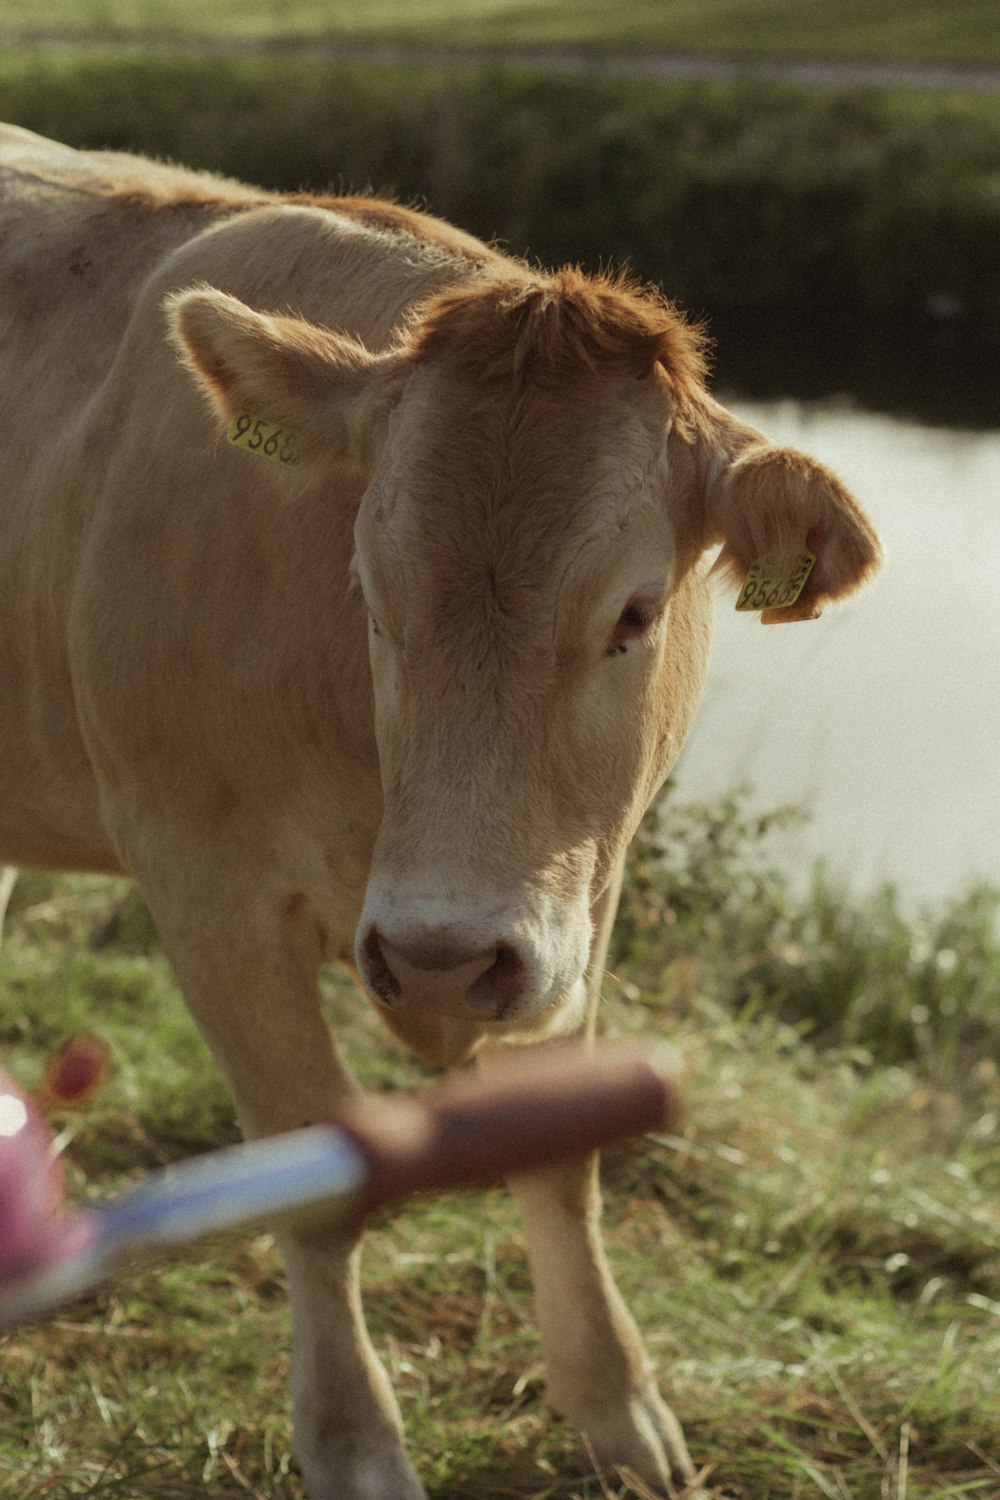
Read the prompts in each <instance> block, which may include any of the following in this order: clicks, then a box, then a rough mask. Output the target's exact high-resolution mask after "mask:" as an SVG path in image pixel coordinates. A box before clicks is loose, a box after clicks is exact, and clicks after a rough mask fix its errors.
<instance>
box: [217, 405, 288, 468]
mask: <svg viewBox="0 0 1000 1500" xmlns="http://www.w3.org/2000/svg"><path fill="white" fill-rule="evenodd" d="M226 437H227V439H228V441H229V442H230V443H233V444H234V445H235V447H237V448H245V449H246V451H247V453H255V454H256V455H257V457H258V458H269V459H270V460H271V462H272V463H276V464H284V465H285V467H286V468H289V469H292V468H294V467H295V465H296V464H297V463H298V462H299V455H298V451H297V449H296V447H295V436H294V434H293V433H291V432H289V430H288V428H287V427H280V426H279V425H278V423H277V422H269V421H268V420H267V418H266V417H258V416H257V415H256V413H255V412H249V411H244V412H241V413H240V415H239V416H238V417H237V418H236V420H235V422H234V423H233V425H232V427H231V428H230V429H229V431H228V433H227V434H226Z"/></svg>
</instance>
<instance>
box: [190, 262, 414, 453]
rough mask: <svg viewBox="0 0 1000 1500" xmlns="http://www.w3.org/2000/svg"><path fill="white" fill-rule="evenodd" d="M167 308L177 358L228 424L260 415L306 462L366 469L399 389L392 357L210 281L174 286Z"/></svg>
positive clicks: (398, 367) (399, 368)
mask: <svg viewBox="0 0 1000 1500" xmlns="http://www.w3.org/2000/svg"><path fill="white" fill-rule="evenodd" d="M165 308H166V313H167V319H168V323H169V327H170V334H171V337H172V339H173V342H174V344H175V346H176V348H177V350H178V352H179V354H180V356H181V359H182V360H183V362H184V364H185V365H187V367H188V369H189V370H191V372H192V373H193V374H194V376H195V378H196V379H197V381H198V383H199V385H200V386H201V388H202V390H203V391H204V393H205V394H206V396H207V397H208V399H209V401H210V402H211V404H212V407H213V408H214V410H215V411H216V412H217V414H218V415H219V416H220V417H221V418H222V420H223V421H224V422H225V423H226V426H227V428H232V426H233V424H234V423H237V422H238V421H239V420H240V418H241V417H244V416H249V417H251V418H252V419H253V420H256V419H258V418H260V419H261V420H262V421H263V422H264V423H268V424H272V425H274V426H277V427H280V428H282V429H284V430H285V431H286V432H287V433H288V434H289V435H290V437H291V440H292V441H293V443H294V448H295V451H296V454H297V455H298V456H299V457H300V458H301V459H302V460H303V461H304V462H306V463H309V462H314V461H317V460H323V459H325V460H326V461H327V462H329V461H330V460H331V459H333V460H334V461H335V462H347V463H354V464H357V465H359V466H360V467H362V468H366V469H367V468H370V467H371V465H372V463H373V459H374V453H375V450H376V448H377V446H378V442H379V438H380V435H381V431H382V428H383V425H384V420H385V417H386V416H387V415H388V412H389V410H390V409H391V407H392V406H393V405H394V404H395V401H396V399H397V397H398V394H399V388H400V380H401V375H402V366H401V363H400V361H399V360H398V359H397V358H396V357H395V356H393V355H376V354H372V353H371V352H370V351H369V350H368V349H366V348H365V347H364V345H363V344H360V343H359V342H358V341H357V340H356V339H353V338H350V337H349V336H348V335H347V334H340V333H333V332H331V331H330V330H329V329H327V328H318V327H317V326H316V325H315V324H312V323H307V322H306V321H305V320H304V319H302V318H292V317H281V316H278V315H275V314H272V313H260V312H255V311H253V309H251V308H249V307H247V306H246V305H245V303H243V302H240V301H238V300H237V299H236V298H235V297H230V296H227V295H226V293H224V292H220V291H216V290H215V289H214V288H212V287H196V288H194V289H192V290H189V291H184V292H178V293H175V294H174V295H172V296H170V297H168V298H167V300H166V303H165Z"/></svg>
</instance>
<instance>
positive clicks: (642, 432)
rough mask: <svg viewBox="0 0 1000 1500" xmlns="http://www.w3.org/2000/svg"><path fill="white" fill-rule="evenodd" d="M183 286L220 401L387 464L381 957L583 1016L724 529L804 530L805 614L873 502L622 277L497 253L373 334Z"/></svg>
mask: <svg viewBox="0 0 1000 1500" xmlns="http://www.w3.org/2000/svg"><path fill="white" fill-rule="evenodd" d="M172 316H173V318H174V322H175V327H176V329H177V332H178V335H179V338H180V341H181V344H182V347H183V350H184V353H185V357H186V358H187V360H188V362H189V363H190V364H191V365H192V366H193V368H194V369H195V371H196V372H197V374H198V375H199V378H200V379H201V380H202V382H203V383H204V384H205V385H206V387H207V388H208V390H209V392H210V394H211V395H212V397H213V399H214V401H215V403H216V405H217V406H218V407H219V408H220V409H221V410H222V411H223V412H224V413H225V414H226V415H227V417H228V418H230V419H231V418H233V417H234V416H235V415H236V414H237V413H238V412H239V411H240V410H242V409H244V408H249V409H251V410H256V411H259V412H263V413H266V414H267V415H268V416H269V417H271V418H272V419H274V420H277V421H280V422H281V423H283V424H286V425H287V426H288V427H289V428H291V429H293V430H294V432H295V434H296V440H297V443H298V446H299V448H300V450H301V454H302V459H303V462H304V463H305V464H306V465H307V466H310V467H311V468H313V469H318V470H322V469H323V467H324V466H326V467H328V468H331V467H332V466H335V465H337V464H342V463H344V462H345V461H347V462H351V463H353V464H355V465H360V466H362V467H363V468H364V470H365V471H366V473H367V476H368V480H369V482H368V487H367V490H366V492H365V495H364V498H363V500H362V503H361V506H360V509H359V511H358V516H357V523H356V530H355V537H356V555H355V560H354V565H353V568H354V574H355V579H356V583H357V586H358V599H359V607H360V605H361V601H362V600H363V603H364V607H365V608H366V609H367V612H368V621H369V648H370V654H371V667H372V678H373V683H374V696H375V712H376V735H377V742H378V749H379V758H380V769H381V778H382V785H383V790H384V816H383V822H382V827H381V832H380V834H379V837H378V841H377V845H376V848H375V852H374V858H373V863H372V870H371V877H370V881H369V885H368V891H367V896H366V900H365V905H364V911H363V915H362V918H361V923H360V926H359V929H358V936H357V964H358V968H359V971H360V973H361V976H362V978H363V980H364V982H365V984H366V986H367V987H368V989H369V991H370V992H371V993H372V995H373V996H374V997H375V998H376V999H377V1000H378V1002H379V1003H380V1004H381V1005H383V1006H384V1007H386V1008H388V1009H389V1010H390V1011H392V1010H395V1011H397V1012H399V1013H400V1014H401V1015H402V1013H404V1012H406V1011H409V1012H412V1013H413V1014H416V1015H419V1014H425V1015H426V1014H428V1013H436V1014H438V1015H440V1014H442V1013H443V1014H444V1015H446V1016H448V1017H450V1018H452V1019H453V1020H458V1021H460V1022H462V1023H463V1024H466V1023H470V1022H472V1023H475V1024H476V1025H477V1026H479V1025H485V1026H487V1027H491V1028H497V1029H504V1030H507V1029H523V1028H532V1027H535V1028H539V1027H542V1026H549V1025H550V1023H552V1022H553V1021H554V1020H556V1019H557V1018H560V1017H561V1018H562V1021H563V1024H568V1023H569V1020H570V1018H571V1017H572V1016H573V1014H574V1012H575V1011H576V1010H577V1008H578V1007H577V1002H578V1001H579V1000H580V998H581V996H582V991H583V976H584V973H585V970H586V968H587V964H588V955H589V952H590V944H591V936H592V922H593V912H594V910H595V905H596V903H597V901H598V900H599V898H600V896H601V894H602V892H604V890H605V889H606V888H607V886H608V885H609V882H611V881H612V879H613V877H614V872H615V870H616V867H617V865H618V863H619V860H620V858H621V856H622V854H623V851H624V849H625V847H626V845H627V843H628V841H629V840H630V839H631V837H632V835H633V833H634V832H635V829H636V826H637V824H638V822H639V819H640V818H641V816H642V813H643V811H644V810H645V808H646V807H647V806H648V804H649V801H650V799H651V797H652V796H653V794H654V792H655V791H656V789H657V788H658V786H659V785H660V783H661V782H662V780H663V778H664V776H665V775H666V774H667V771H668V770H669V768H670V766H671V765H672V763H673V761H674V759H675V757H676V755H677V752H678V750H679V749H680V745H681V742H682V740H683V737H684V735H685V733H686V732H687V728H688V725H689V723H690V719H691V715H692V713H693V709H694V706H695V703H696V700H697V697H698V694H699V693H700V690H701V683H702V679H703V675H704V669H705V657H706V649H707V636H708V612H707V605H706V602H705V584H704V582H703V573H704V562H703V559H704V558H705V555H706V553H708V552H709V551H710V550H711V549H713V548H720V549H721V550H720V551H719V555H718V562H717V567H720V568H721V569H722V570H723V571H724V572H725V573H726V574H727V575H728V576H729V577H730V578H731V579H733V580H734V581H736V582H737V583H738V584H739V583H741V582H742V580H743V578H744V577H745V575H746V574H747V571H748V569H750V567H751V565H753V564H754V563H756V562H757V561H758V560H759V559H761V558H763V557H765V556H767V557H770V558H771V559H772V563H773V565H774V567H775V569H776V570H777V573H778V574H779V576H780V575H781V574H782V573H786V574H790V573H791V572H793V571H794V568H795V566H796V564H797V563H798V561H799V559H800V558H801V556H802V554H803V551H804V550H805V548H806V546H807V544H808V548H809V550H810V551H811V552H812V553H813V554H815V557H816V562H815V564H814V566H813V568H812V572H811V574H810V575H809V577H808V579H807V581H806V584H805V587H804V589H803V590H802V593H801V595H800V596H799V598H798V600H797V602H795V603H794V604H792V605H790V606H788V607H787V608H786V609H785V610H783V611H780V612H778V611H776V612H774V613H775V614H776V615H777V616H778V617H784V618H791V619H796V618H798V619H801V618H807V617H809V616H811V615H814V614H816V613H818V610H819V608H820V607H821V606H822V604H823V603H824V602H825V601H826V600H828V599H833V598H837V597H840V596H842V595H845V594H847V593H849V592H850V591H851V590H852V589H854V588H855V587H856V586H857V585H858V584H859V583H860V582H861V580H862V579H863V578H864V577H865V576H866V575H867V574H868V573H869V572H870V571H871V570H872V569H873V567H874V566H875V565H876V563H877V560H878V543H877V540H876V538H875V536H874V533H873V532H872V530H871V527H870V526H869V524H868V522H867V521H866V520H865V518H864V516H863V515H862V513H861V512H860V510H859V509H858V507H857V505H856V504H855V503H854V501H853V500H852V499H851V497H850V495H849V494H848V493H847V491H846V490H845V489H844V487H843V486H842V485H841V484H840V482H839V481H838V480H837V479H836V478H835V477H834V476H833V475H832V474H831V473H829V472H828V471H827V470H826V469H824V468H823V467H822V466H821V465H820V464H818V463H816V462H814V461H813V460H812V459H810V458H807V457H806V456H805V455H803V454H801V453H798V452H796V451H794V450H790V449H787V448H783V447H776V446H774V445H772V444H771V443H769V442H768V441H767V440H766V439H765V438H764V437H763V436H762V435H761V434H760V433H759V432H757V431H756V430H754V429H752V428H750V427H747V426H745V425H743V424H741V423H739V422H737V421H736V420H735V419H734V418H733V417H731V416H730V415H729V414H728V413H727V412H725V411H724V410H723V409H722V408H721V407H719V406H718V405H716V403H715V402H713V401H712V399H711V398H710V397H709V396H708V395H707V394H706V392H705V389H704V384H703V362H702V349H701V341H700V339H699V336H698V335H697V333H696V332H695V331H694V330H692V329H691V328H689V327H688V326H687V325H685V323H684V322H683V321H682V320H681V319H680V317H679V316H678V315H677V314H676V312H675V311H674V310H673V309H672V308H671V307H670V306H669V305H667V304H666V303H664V302H663V301H662V300H660V299H659V298H657V297H655V296H653V295H651V294H647V293H638V292H636V291H633V290H630V289H628V288H626V287H624V286H622V285H621V284H620V283H614V282H611V281H608V280H603V279H598V280H593V279H589V278H586V277H584V276H582V275H580V274H579V273H576V272H571V271H566V272H562V273H559V274H558V275H556V276H552V277H547V276H532V275H529V274H528V273H527V272H525V273H523V274H522V273H520V272H516V271H515V272H512V273H511V275H510V277H509V279H506V280H499V281H498V280H488V279H483V280H481V281H480V282H478V283H476V284H474V285H472V286H471V287H466V288H464V289H460V290H458V291H455V292H452V293H447V294H445V295H443V296H440V297H438V298H436V299H435V300H434V301H432V302H431V303H429V304H428V305H427V306H425V307H424V308H423V309H422V311H421V312H420V313H419V315H418V316H417V317H416V318H415V319H414V321H413V322H412V323H411V325H410V326H409V327H408V329H407V331H406V332H405V334H404V335H403V336H402V338H401V340H400V342H399V344H398V345H397V346H395V347H394V348H392V349H390V350H389V351H388V352H385V353H381V354H373V353H371V352H369V351H368V350H367V349H365V348H364V347H362V346H361V345H360V344H359V343H357V342H355V341H354V340H353V339H350V338H347V337H345V336H343V335H339V334H335V333H332V332H329V331H327V330H323V329H318V328H315V327H312V326H309V325H307V324H305V323H303V322H301V321H299V320H296V319H291V318H283V317H275V316H270V315H264V314H260V313H256V312H252V311H250V310H249V309H248V308H246V307H245V306H244V305H243V304H241V303H239V302H236V301H234V300H233V299H232V298H229V297H226V296H223V295H222V294H221V293H218V292H214V291H211V290H197V291H194V292H190V293H187V294H184V295H182V296H181V297H180V298H178V299H175V300H174V303H173V308H172ZM345 583H346V580H345ZM766 617H767V615H766V614H765V618H766ZM411 1029H412V1028H411ZM415 1029H416V1030H419V1026H417V1027H416V1028H415Z"/></svg>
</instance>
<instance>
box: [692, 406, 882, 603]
mask: <svg viewBox="0 0 1000 1500" xmlns="http://www.w3.org/2000/svg"><path fill="white" fill-rule="evenodd" d="M755 436H757V437H759V434H755ZM705 517H706V521H707V524H708V531H709V541H710V542H712V543H718V542H721V543H722V550H721V552H720V553H719V557H718V560H717V562H716V564H715V571H719V572H721V573H722V574H723V575H724V577H725V578H726V579H727V581H729V582H731V583H733V584H734V585H735V586H736V587H737V588H738V589H739V590H740V594H739V597H738V599H737V608H743V609H751V610H754V609H755V610H760V611H761V618H762V620H763V621H764V623H765V624H772V623H778V622H783V621H792V620H811V619H815V618H816V616H817V615H819V614H820V612H821V611H822V608H823V605H824V604H825V603H827V601H828V600H831V599H840V598H843V597H844V596H845V595H846V594H850V593H852V592H853V590H854V589H856V588H858V587H859V585H860V584H862V583H863V582H864V581H865V579H866V578H868V577H869V576H870V575H871V574H872V573H873V572H874V571H875V569H876V568H877V567H878V565H879V562H880V561H881V556H882V553H881V548H880V546H879V540H878V537H877V535H876V533H875V531H874V528H873V527H872V525H871V523H870V522H869V520H868V518H867V516H866V515H865V514H864V512H863V511H862V509H861V507H860V506H859V505H858V503H857V501H856V500H855V499H854V497H853V495H851V493H850V491H849V490H848V489H847V487H846V486H845V485H843V484H842V483H841V481H840V480H839V479H838V478H837V476H836V474H834V473H832V472H831V471H830V470H829V469H827V468H826V467H825V466H824V465H823V464H821V463H819V462H817V460H816V459H813V458H809V457H808V455H806V454H805V453H800V452H799V451H798V450H797V449H795V448H785V447H780V446H778V445H777V444H773V443H769V442H767V441H766V440H765V439H761V440H760V441H757V442H751V443H750V444H749V446H747V447H745V448H744V449H743V451H742V452H740V453H739V454H738V456H736V457H734V458H733V459H732V461H731V462H729V463H728V464H727V465H726V466H725V467H724V468H723V469H722V471H721V473H719V474H718V477H717V478H716V480H715V482H714V484H712V485H711V487H710V491H709V493H708V494H707V495H706V508H705ZM810 559H815V561H811V560H810Z"/></svg>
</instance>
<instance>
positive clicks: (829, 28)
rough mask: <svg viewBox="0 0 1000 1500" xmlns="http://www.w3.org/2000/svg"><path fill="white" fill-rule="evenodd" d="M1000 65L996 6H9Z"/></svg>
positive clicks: (406, 35)
mask: <svg viewBox="0 0 1000 1500" xmlns="http://www.w3.org/2000/svg"><path fill="white" fill-rule="evenodd" d="M26 25H30V26H31V27H32V28H49V29H58V30H63V31H65V30H71V31H79V32H103V33H105V34H108V33H113V34H119V35H120V34H126V35H149V34H159V35H163V34H168V35H169V34H177V33H180V34H183V35H220V34H232V33H237V34H240V35H244V36H265V37H271V36H299V37H301V36H320V37H330V38H338V39H341V38H342V39H346V40H358V41H372V42H377V43H378V42H386V41H390V42H401V43H410V44H423V45H426V44H442V45H474V46H486V47H492V46H498V47H511V46H533V47H537V46H556V47H566V46H571V47H583V48H586V47H591V48H593V49H595V50H601V51H628V50H630V49H631V50H636V51H643V52H645V51H650V50H659V51H676V52H702V53H708V52H714V53H724V54H726V55H729V56H735V57H741V56H742V57H755V56H767V57H786V56H809V55H814V56H822V57H829V58H854V59H858V58H861V59H872V58H875V59H889V60H892V61H906V62H917V63H926V62H950V63H969V64H973V65H980V66H981V65H983V64H984V63H988V62H990V61H991V60H992V61H993V62H1000V16H998V12H997V8H996V6H995V5H994V4H992V0H950V3H948V4H942V3H941V0H937V3H932V4H928V3H926V0H881V3H880V4H878V5H873V4H871V0H838V3H837V4H836V5H816V4H815V3H813V0H699V3H696V4H692V3H691V0H620V3H618V4H616V5H614V6H609V5H607V4H605V3H604V0H544V3H542V0H516V3H514V4H511V0H287V3H283V4H276V3H275V0H210V3H209V4H207V5H204V4H201V5H199V4H196V3H195V0H155V3H154V0H33V4H32V6H31V13H30V19H29V18H26V16H25V12H24V7H23V6H22V5H18V4H17V3H16V0H0V29H3V28H5V27H6V28H12V29H17V28H24V27H25V26H26Z"/></svg>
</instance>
